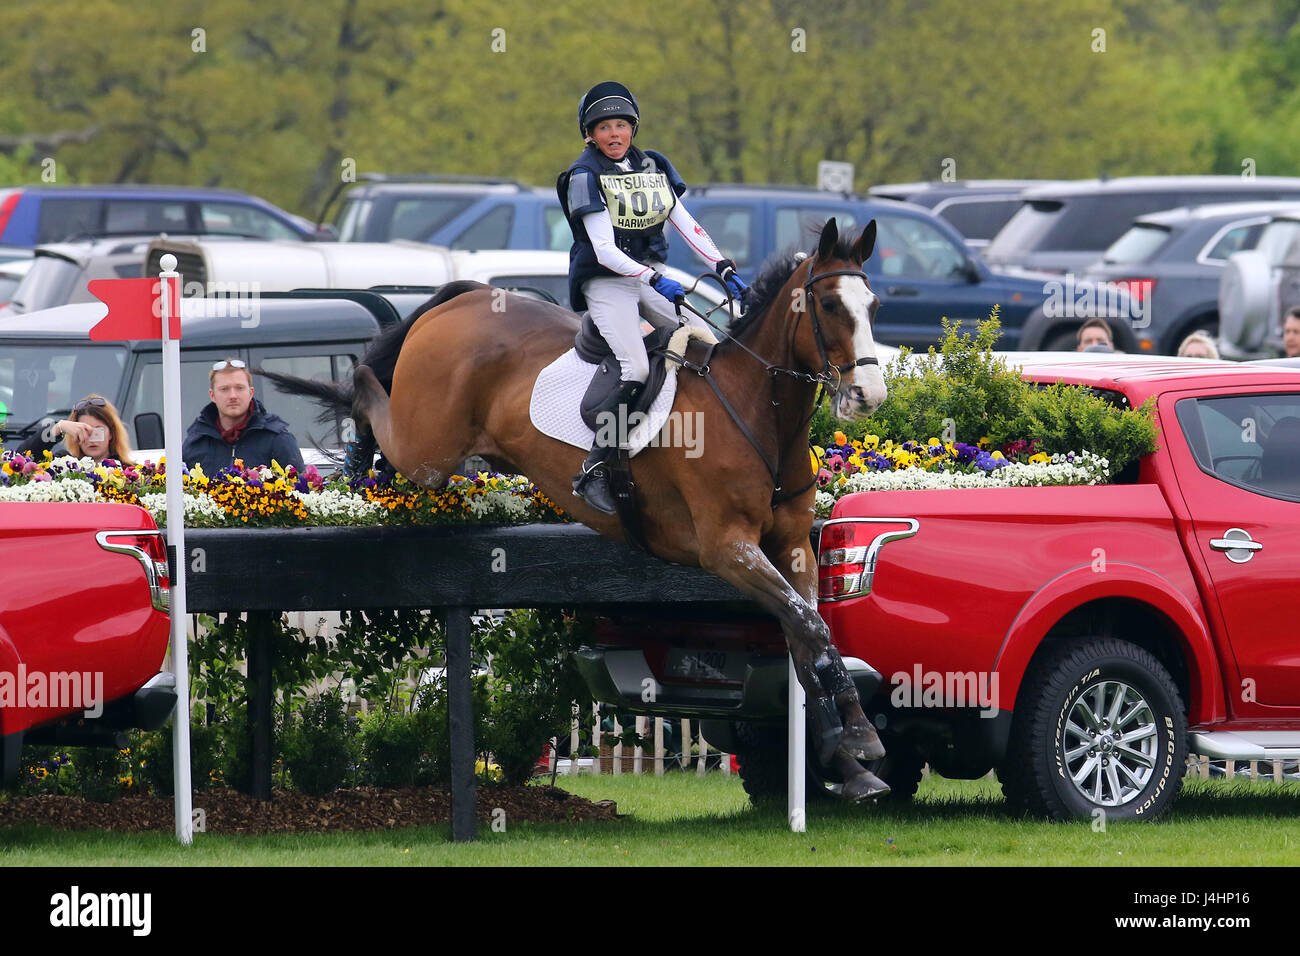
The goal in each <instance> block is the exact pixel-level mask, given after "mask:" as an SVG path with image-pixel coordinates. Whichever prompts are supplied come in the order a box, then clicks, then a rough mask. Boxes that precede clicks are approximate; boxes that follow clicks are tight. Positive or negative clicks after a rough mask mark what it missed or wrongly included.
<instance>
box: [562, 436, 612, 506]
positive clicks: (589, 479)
mask: <svg viewBox="0 0 1300 956" xmlns="http://www.w3.org/2000/svg"><path fill="white" fill-rule="evenodd" d="M616 454H618V449H617V448H605V447H603V446H601V445H593V446H592V449H591V454H590V455H588V456H587V460H586V461H584V462H583V463H582V472H581V473H580V474H578V475H575V476H574V478H573V494H574V495H575V496H576V497H578V498H581V499H582V500H583V501H585V502H586V503H587V505H588V506H589V507H592V508H595V509H596V510H597V511H599V512H600V513H601V514H607V515H612V514H617V513H618V509H617V508H615V507H614V492H613V491H611V490H610V487H609V460H610V458H612V457H613V456H614V455H616Z"/></svg>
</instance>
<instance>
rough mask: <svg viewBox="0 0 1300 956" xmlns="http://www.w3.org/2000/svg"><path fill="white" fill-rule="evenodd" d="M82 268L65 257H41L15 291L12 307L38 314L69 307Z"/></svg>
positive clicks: (37, 258)
mask: <svg viewBox="0 0 1300 956" xmlns="http://www.w3.org/2000/svg"><path fill="white" fill-rule="evenodd" d="M80 278H81V267H80V266H78V265H77V264H76V263H75V262H70V261H69V260H67V259H64V258H63V257H62V256H37V257H36V261H35V262H33V263H32V267H31V269H29V270H28V271H27V275H25V276H23V281H22V282H20V283H18V288H16V289H14V294H13V297H12V298H11V299H10V300H9V306H10V308H11V309H12V310H13V311H14V312H36V311H37V310H39V309H48V308H50V307H52V306H56V305H65V304H67V302H68V300H69V299H70V298H71V297H72V293H73V291H74V290H75V288H76V285H77V280H78V279H80Z"/></svg>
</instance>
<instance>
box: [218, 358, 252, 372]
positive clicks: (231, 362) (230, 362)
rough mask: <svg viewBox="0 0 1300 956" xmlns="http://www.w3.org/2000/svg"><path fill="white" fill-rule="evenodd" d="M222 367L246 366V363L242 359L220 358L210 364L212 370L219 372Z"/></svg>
mask: <svg viewBox="0 0 1300 956" xmlns="http://www.w3.org/2000/svg"><path fill="white" fill-rule="evenodd" d="M223 368H248V363H247V362H245V361H244V360H243V359H222V360H221V361H220V362H214V363H213V365H212V371H214V372H220V371H221V370H222V369H223Z"/></svg>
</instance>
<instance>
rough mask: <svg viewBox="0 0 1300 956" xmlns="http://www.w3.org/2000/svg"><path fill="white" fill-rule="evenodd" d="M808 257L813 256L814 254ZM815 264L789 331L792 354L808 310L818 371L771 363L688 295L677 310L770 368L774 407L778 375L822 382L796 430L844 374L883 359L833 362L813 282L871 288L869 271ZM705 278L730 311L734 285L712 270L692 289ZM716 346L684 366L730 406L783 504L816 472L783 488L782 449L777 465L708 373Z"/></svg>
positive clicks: (774, 502)
mask: <svg viewBox="0 0 1300 956" xmlns="http://www.w3.org/2000/svg"><path fill="white" fill-rule="evenodd" d="M809 258H810V259H812V257H809ZM814 264H815V260H812V262H811V263H810V264H809V266H808V276H807V278H806V279H805V280H804V283H803V301H804V303H806V305H807V308H806V309H800V310H799V317H798V318H797V319H795V322H794V329H793V331H792V332H791V333H790V342H791V353H792V354H793V351H794V348H793V344H794V340H795V338H796V337H797V336H798V334H799V323H800V322H802V321H803V313H804V312H805V311H807V312H808V314H809V316H810V319H809V321H810V322H811V323H812V330H813V340H814V341H815V342H816V343H817V354H818V356H819V357H820V358H821V361H822V367H821V371H819V372H818V373H817V374H815V375H813V374H810V373H808V372H804V371H800V370H799V369H791V368H783V367H781V366H779V365H774V364H772V363H771V362H769V361H767V360H766V359H765V358H763V357H762V356H761V355H759V354H758V353H757V352H755V351H754V350H753V349H751V348H750V347H749V346H747V345H745V343H743V342H741V341H740V340H739V339H737V338H736V337H735V336H733V335H732V334H731V333H729V332H728V331H727V330H726V329H724V328H719V327H718V326H717V325H716V324H714V322H713V321H712V320H711V319H710V318H709V316H708V315H704V314H702V313H701V312H699V311H698V310H697V309H695V308H694V307H693V306H691V305H690V304H689V303H688V302H686V301H685V299H681V300H679V301H678V303H677V311H678V315H679V316H680V315H681V310H682V308H683V307H685V308H687V309H689V310H690V311H691V312H694V313H695V314H696V315H697V316H699V317H700V318H701V319H703V320H704V321H705V322H707V323H708V324H709V325H710V326H711V327H712V328H713V329H714V330H715V331H717V332H719V333H720V334H721V335H723V336H724V337H726V338H728V339H730V340H731V341H732V342H734V343H735V344H736V345H738V346H740V348H741V349H743V350H744V351H746V352H748V353H749V354H750V355H752V356H753V357H754V358H755V359H757V360H758V361H759V362H761V363H762V364H763V369H764V371H766V372H767V374H768V377H769V378H770V379H771V381H772V391H773V396H772V399H771V402H772V406H773V407H774V408H776V407H779V406H780V404H781V403H780V402H779V401H777V400H776V394H775V392H776V377H777V375H789V376H791V377H792V378H795V379H798V380H800V381H804V382H807V383H808V384H810V385H818V386H820V388H819V389H818V392H817V396H816V398H815V399H814V401H813V404H812V410H811V411H809V413H808V417H807V418H805V419H804V420H803V422H801V423H800V425H799V428H798V429H797V430H796V434H797V433H798V432H800V431H802V430H803V429H804V428H805V427H807V425H808V423H809V422H810V421H812V417H813V415H814V414H816V412H817V408H818V407H819V406H820V405H821V403H822V399H823V398H825V397H826V394H827V393H828V392H829V393H831V394H834V393H835V392H838V391H839V390H840V386H841V384H842V383H843V377H844V375H846V374H849V373H852V372H853V370H854V369H856V368H858V367H859V366H862V365H876V366H879V365H880V359H879V358H877V357H876V356H874V355H872V356H868V357H864V358H859V359H856V360H855V361H852V362H844V363H842V364H840V365H832V364H831V361H830V355H829V353H828V352H827V351H826V341H825V338H824V337H823V335H822V326H821V319H820V318H819V316H818V315H817V297H816V296H814V295H813V294H812V287H813V285H814V283H817V282H820V281H821V280H822V279H829V278H832V277H834V276H857V277H858V278H860V279H861V280H862V281H863V282H864V283H866V284H867V288H868V289H869V288H871V284H870V282H868V280H867V274H866V273H865V272H863V271H862V270H861V269H833V270H831V271H829V272H821V273H814V272H813V265H814ZM706 278H708V279H714V280H716V281H717V282H718V283H719V284H720V285H722V287H723V290H724V292H725V294H726V300H725V302H726V305H727V310H728V313H730V307H731V303H732V301H733V299H732V294H731V289H730V288H729V287H727V285H726V283H725V282H723V281H722V279H721V278H719V277H718V276H717V275H715V274H713V273H702V274H701V275H700V276H699V277H698V278H697V279H696V280H695V283H694V284H693V285H692V286H691V288H690V290H689V291H694V290H695V288H696V287H697V286H698V285H699V283H700V282H701V281H702V280H704V279H706ZM714 348H716V345H714V346H709V351H708V352H707V353H706V355H705V357H704V360H703V361H702V362H700V363H699V364H698V365H696V364H693V363H690V362H687V361H685V357H684V356H683V357H682V366H683V367H684V368H688V369H691V370H692V371H694V372H696V373H697V374H698V375H700V376H701V377H702V378H703V379H704V380H705V381H706V382H708V383H709V387H710V388H712V389H713V392H714V394H715V395H717V397H718V400H719V401H720V402H721V403H722V407H723V408H725V409H726V410H727V413H728V414H729V415H730V416H731V420H732V421H733V422H735V424H736V427H737V428H739V429H740V431H741V434H743V435H744V436H745V438H746V440H748V442H749V444H750V445H751V446H753V448H754V451H756V452H758V457H759V458H760V459H761V460H762V462H763V464H764V466H765V467H766V468H767V471H768V474H770V475H771V476H772V484H773V486H774V487H773V489H772V506H773V507H776V505H778V504H780V503H781V502H784V501H788V500H790V499H791V498H797V497H799V496H800V495H802V494H803V493H804V492H805V491H807V490H808V489H809V488H811V487H812V486H813V485H815V484H816V483H817V476H816V475H813V478H812V480H811V481H809V482H808V483H807V484H806V485H804V486H802V487H801V488H799V489H797V490H796V491H788V492H783V491H782V490H781V477H780V474H781V468H782V465H783V462H782V461H781V460H780V458H781V450H780V449H779V448H778V450H777V463H776V465H775V466H774V465H773V464H772V462H771V460H770V459H769V458H768V456H767V453H766V452H765V451H764V450H763V448H762V446H760V445H759V443H758V440H757V439H756V438H755V437H754V435H753V433H752V432H751V431H750V430H749V428H748V427H747V426H746V425H745V423H744V422H743V421H742V420H741V418H740V415H739V414H737V412H736V410H735V409H734V408H733V407H732V405H731V403H730V402H729V401H727V397H726V396H725V395H723V394H722V390H721V389H720V388H718V385H717V383H716V382H715V381H714V380H713V376H712V375H710V374H709V360H710V359H711V358H712V356H713V349H714Z"/></svg>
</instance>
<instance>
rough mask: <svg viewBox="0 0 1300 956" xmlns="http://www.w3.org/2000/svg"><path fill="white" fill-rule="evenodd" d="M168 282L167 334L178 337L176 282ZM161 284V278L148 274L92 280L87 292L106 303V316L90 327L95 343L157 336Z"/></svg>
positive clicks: (178, 293) (159, 333)
mask: <svg viewBox="0 0 1300 956" xmlns="http://www.w3.org/2000/svg"><path fill="white" fill-rule="evenodd" d="M168 281H169V282H171V284H172V288H171V297H170V298H171V308H172V312H173V313H175V314H173V315H172V318H171V337H172V338H174V339H179V338H180V337H181V319H180V314H179V313H180V301H181V299H180V283H179V282H178V281H177V280H176V279H169V280H168ZM161 286H162V280H161V279H155V278H150V277H146V278H143V279H95V280H93V281H92V282H91V283H90V284H89V285H88V286H87V288H88V289H89V290H90V294H91V295H93V296H94V297H95V298H96V299H99V301H101V302H103V303H104V304H105V305H107V306H108V315H106V316H104V318H102V319H100V320H99V321H98V322H96V323H95V325H94V326H93V327H92V328H91V330H90V338H91V339H92V340H93V341H96V342H103V341H120V340H123V339H125V340H129V341H134V340H137V339H161V338H162V322H161V317H162V303H161V301H160V296H159V293H160V292H161Z"/></svg>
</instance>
